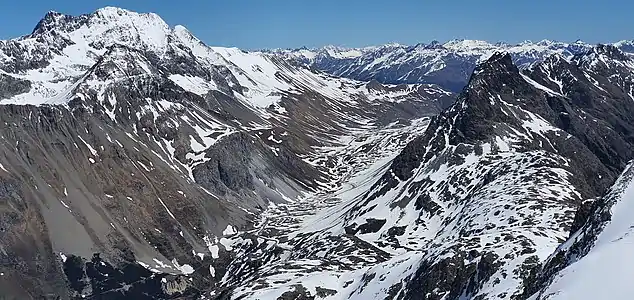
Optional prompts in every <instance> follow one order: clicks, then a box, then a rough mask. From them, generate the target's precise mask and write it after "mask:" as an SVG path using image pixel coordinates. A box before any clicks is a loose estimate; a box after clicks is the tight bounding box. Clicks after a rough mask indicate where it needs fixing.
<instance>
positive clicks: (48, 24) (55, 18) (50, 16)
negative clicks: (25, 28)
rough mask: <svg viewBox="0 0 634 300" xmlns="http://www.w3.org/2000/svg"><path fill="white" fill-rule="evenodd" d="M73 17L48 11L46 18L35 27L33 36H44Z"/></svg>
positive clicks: (32, 32)
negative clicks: (43, 34)
mask: <svg viewBox="0 0 634 300" xmlns="http://www.w3.org/2000/svg"><path fill="white" fill-rule="evenodd" d="M72 18H73V17H72V16H69V15H65V14H63V13H60V12H57V11H53V10H51V11H48V12H47V13H46V14H45V15H44V17H43V18H42V19H41V20H40V21H39V22H38V23H37V25H35V28H33V31H31V35H36V34H42V33H45V32H48V31H50V30H52V29H54V28H55V27H57V26H58V25H59V24H60V23H62V22H63V20H68V19H72Z"/></svg>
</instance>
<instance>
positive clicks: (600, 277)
mask: <svg viewBox="0 0 634 300" xmlns="http://www.w3.org/2000/svg"><path fill="white" fill-rule="evenodd" d="M633 177H634V168H633V167H632V165H631V164H630V166H629V167H628V168H627V169H626V170H625V171H624V172H623V173H622V175H621V177H620V178H619V179H618V180H617V181H616V183H615V184H614V186H613V187H612V189H611V190H610V192H609V193H608V195H607V196H606V198H608V199H611V201H613V202H614V204H613V205H612V206H611V207H610V208H608V209H609V211H610V214H611V216H612V217H611V220H610V221H608V222H607V224H605V225H604V228H603V230H602V231H601V232H600V233H599V234H598V236H597V237H596V240H595V241H594V242H593V244H592V245H591V249H590V251H589V252H588V254H587V255H585V256H583V257H581V258H577V259H578V260H576V259H575V260H573V261H572V264H570V265H569V266H568V267H567V268H565V269H563V270H562V271H560V272H559V273H557V274H555V275H554V277H553V281H552V282H551V283H550V285H549V286H548V287H547V288H546V289H544V290H543V291H541V292H540V293H539V294H536V295H534V296H533V297H532V298H531V299H532V300H535V299H544V300H545V299H548V300H564V299H566V300H567V299H580V300H586V299H587V300H590V299H631V298H632V295H633V294H634V285H632V278H634V256H633V255H632V253H634V235H633V233H634V218H632V216H633V215H634V181H633V180H632V179H633ZM579 234H584V233H583V232H582V231H580V232H578V233H577V234H576V235H574V236H573V237H572V238H571V239H570V240H569V241H568V242H567V243H566V244H564V245H562V248H563V249H565V248H566V247H569V246H571V244H572V243H575V242H577V238H579ZM538 295H539V296H540V297H539V298H538Z"/></svg>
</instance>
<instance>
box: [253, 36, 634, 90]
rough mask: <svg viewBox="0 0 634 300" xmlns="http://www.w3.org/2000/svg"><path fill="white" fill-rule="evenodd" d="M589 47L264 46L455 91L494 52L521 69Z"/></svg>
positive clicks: (334, 70)
mask: <svg viewBox="0 0 634 300" xmlns="http://www.w3.org/2000/svg"><path fill="white" fill-rule="evenodd" d="M613 45H614V46H615V47H617V48H618V49H620V50H621V51H623V52H625V53H628V54H632V53H634V41H627V40H623V41H620V42H617V43H614V44H613ZM592 47H593V45H591V44H587V43H584V42H582V41H577V42H574V43H562V42H556V41H549V40H543V41H540V42H537V43H534V42H530V41H526V42H523V43H520V44H516V45H512V44H506V43H495V44H492V43H488V42H485V41H478V40H452V41H449V42H446V43H440V42H438V41H433V42H431V43H429V44H423V43H420V44H416V45H413V46H408V45H400V44H386V45H381V46H374V47H363V48H343V47H336V46H326V47H323V48H311V49H309V48H305V47H304V48H299V49H275V50H266V51H265V52H271V53H275V54H278V55H280V56H282V57H284V58H286V59H289V60H292V61H296V62H298V63H301V64H304V65H307V66H311V67H313V68H315V69H318V70H321V71H323V72H326V73H328V74H331V75H334V76H340V77H346V78H352V79H356V80H363V81H368V80H372V79H374V80H378V81H379V82H381V83H388V84H400V83H433V84H438V85H440V86H442V87H444V88H446V89H449V90H451V91H453V92H459V91H460V90H461V89H462V88H463V87H464V86H465V85H466V83H467V80H468V78H469V76H470V74H471V72H472V71H473V69H475V67H476V65H477V64H478V63H480V62H483V61H485V60H486V59H487V58H489V57H490V56H491V55H492V54H493V53H495V52H499V51H503V52H507V53H510V54H511V57H512V58H513V61H514V63H515V64H517V65H518V66H520V67H526V66H529V65H530V64H532V63H535V62H537V61H540V60H543V59H545V58H546V57H548V56H550V55H552V54H559V55H561V56H563V57H565V58H569V57H571V56H573V55H577V54H582V53H584V52H587V51H590V50H591V49H592Z"/></svg>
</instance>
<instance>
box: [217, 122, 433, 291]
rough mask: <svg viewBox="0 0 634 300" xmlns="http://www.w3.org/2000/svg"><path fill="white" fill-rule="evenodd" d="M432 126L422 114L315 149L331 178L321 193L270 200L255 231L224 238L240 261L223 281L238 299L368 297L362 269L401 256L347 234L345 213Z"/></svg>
mask: <svg viewBox="0 0 634 300" xmlns="http://www.w3.org/2000/svg"><path fill="white" fill-rule="evenodd" d="M427 124H428V119H427V118H423V119H418V120H414V121H412V122H411V124H409V125H402V124H396V123H394V124H390V125H389V126H387V127H385V128H380V129H371V130H367V131H359V132H357V133H355V134H354V135H352V136H350V137H347V138H345V139H343V140H342V141H341V146H338V147H329V148H323V149H318V151H317V153H318V155H315V156H313V157H309V158H306V160H307V161H309V162H311V163H313V164H323V163H324V162H326V161H330V162H331V163H330V164H331V165H332V167H331V168H330V174H335V176H334V178H333V179H332V180H331V181H330V182H328V183H325V184H323V185H322V187H321V189H320V190H319V191H317V192H313V193H310V194H306V195H304V196H303V197H301V198H300V199H297V200H294V201H289V202H288V203H284V204H277V205H275V204H271V205H270V206H269V207H268V208H267V209H266V210H265V211H264V212H263V214H262V216H261V220H260V221H259V222H258V223H259V224H258V225H257V226H255V228H254V229H252V230H250V231H247V232H240V233H238V234H236V235H233V236H231V237H227V238H226V240H225V242H224V243H223V245H225V246H228V247H226V248H227V249H228V250H229V249H231V251H234V252H236V259H235V260H234V261H233V262H232V263H231V264H230V266H229V268H228V271H227V273H226V275H225V277H224V278H223V279H222V284H221V285H224V286H232V285H234V284H236V285H239V287H237V288H236V289H235V292H234V297H235V298H236V299H278V297H280V296H288V297H291V298H292V299H295V296H299V295H302V296H304V297H309V298H310V297H315V296H316V297H317V298H318V299H322V298H323V299H340V298H345V299H348V298H350V297H351V296H352V294H354V293H360V295H363V294H364V293H362V291H363V286H364V284H363V282H364V281H367V280H370V279H369V278H365V277H364V274H365V272H366V271H367V270H369V269H371V268H373V267H375V266H377V265H379V264H381V263H385V262H388V261H390V260H391V259H393V258H395V257H397V255H398V254H397V253H396V252H394V251H389V250H388V251H386V250H387V249H383V248H384V247H381V246H380V245H375V244H373V243H372V242H369V241H365V240H363V239H362V238H359V237H358V236H356V235H354V234H349V233H348V232H347V230H346V228H344V224H346V216H345V214H344V212H345V211H346V207H348V206H350V205H353V204H354V201H355V200H356V199H358V198H359V197H360V196H361V195H362V194H361V193H363V192H365V191H367V190H368V189H369V187H370V186H371V185H372V184H374V182H375V181H376V180H377V179H378V178H380V177H381V175H382V174H383V173H385V170H386V169H387V168H388V167H389V166H390V162H391V160H392V159H393V158H394V157H395V156H396V155H397V154H398V153H399V152H400V150H401V149H402V148H403V147H404V146H405V145H406V144H407V143H408V142H409V141H411V140H412V139H413V138H415V137H416V136H417V135H419V134H422V133H423V132H424V130H425V128H426V126H427ZM333 159H334V160H335V161H334V163H333V161H332V160H333ZM406 254H407V255H406V256H410V255H411V254H412V253H406ZM402 257H403V256H400V258H402ZM255 265H257V266H255ZM246 278H251V279H246ZM245 279H246V280H245ZM387 282H388V283H391V281H387ZM376 292H378V291H376ZM376 292H374V293H376ZM213 294H215V293H214V292H212V295H213ZM352 298H354V297H352Z"/></svg>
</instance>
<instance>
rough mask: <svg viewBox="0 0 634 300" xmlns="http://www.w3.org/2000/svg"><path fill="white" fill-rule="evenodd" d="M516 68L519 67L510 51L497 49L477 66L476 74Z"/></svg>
mask: <svg viewBox="0 0 634 300" xmlns="http://www.w3.org/2000/svg"><path fill="white" fill-rule="evenodd" d="M516 69H517V67H516V66H515V64H513V58H512V57H511V54H510V53H508V52H506V51H496V52H495V53H493V55H491V57H489V58H488V59H487V60H486V61H484V62H483V63H481V64H479V65H478V66H477V67H476V69H475V71H474V75H475V74H480V73H482V72H500V71H505V70H506V71H512V70H516Z"/></svg>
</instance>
